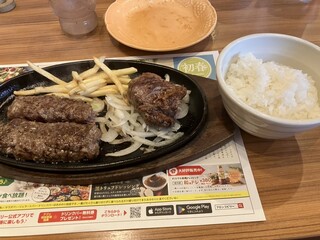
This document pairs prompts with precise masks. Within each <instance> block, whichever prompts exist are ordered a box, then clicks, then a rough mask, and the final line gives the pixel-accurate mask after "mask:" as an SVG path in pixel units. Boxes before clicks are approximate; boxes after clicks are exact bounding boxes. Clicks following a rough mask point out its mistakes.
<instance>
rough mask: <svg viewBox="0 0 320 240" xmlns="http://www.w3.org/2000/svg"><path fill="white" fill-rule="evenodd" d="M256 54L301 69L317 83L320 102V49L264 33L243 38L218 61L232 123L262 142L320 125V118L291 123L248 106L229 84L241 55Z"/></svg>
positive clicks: (224, 102) (221, 89)
mask: <svg viewBox="0 0 320 240" xmlns="http://www.w3.org/2000/svg"><path fill="white" fill-rule="evenodd" d="M245 53H252V54H253V55H254V56H255V57H256V58H259V59H263V61H274V62H277V63H279V64H283V65H286V66H289V67H292V68H296V69H300V70H302V71H303V72H304V73H307V74H308V75H310V76H311V77H312V78H313V79H314V80H315V82H316V87H317V89H318V97H319V98H320V94H319V93H320V91H319V89H320V47H319V46H317V45H315V44H313V43H310V42H308V41H306V40H303V39H300V38H297V37H293V36H289V35H283V34H274V33H260V34H252V35H248V36H244V37H241V38H239V39H236V40H234V41H233V42H231V43H230V44H228V45H227V46H226V47H225V48H224V49H223V50H222V51H221V53H220V55H219V57H218V61H217V78H218V86H219V91H220V94H221V96H222V100H223V104H224V107H225V109H226V111H227V112H228V114H229V116H230V117H231V119H232V120H233V121H234V122H235V123H236V124H237V125H238V126H239V127H240V128H241V129H243V130H244V131H246V132H248V133H250V134H252V135H254V136H257V137H261V138H267V139H279V138H285V137H290V136H294V135H295V134H296V133H299V132H302V131H306V130H309V129H312V128H315V127H317V126H319V125H320V118H317V119H306V120H287V119H283V118H278V117H273V116H270V115H267V114H264V113H262V112H260V111H258V110H256V109H254V108H253V107H250V106H248V105H247V104H245V103H244V102H242V101H240V100H239V98H238V97H237V96H236V95H235V93H234V92H233V91H231V89H230V86H228V85H227V84H226V82H225V77H226V74H227V71H228V69H229V66H230V64H231V63H232V62H233V61H234V59H235V57H237V56H238V55H239V54H245Z"/></svg>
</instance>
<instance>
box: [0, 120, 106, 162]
mask: <svg viewBox="0 0 320 240" xmlns="http://www.w3.org/2000/svg"><path fill="white" fill-rule="evenodd" d="M0 136H1V138H0V151H1V152H2V153H5V154H8V155H13V156H14V157H15V158H16V159H17V160H34V161H40V162H73V161H80V160H83V159H88V160H91V159H93V158H95V157H96V156H97V155H98V154H99V139H100V137H101V132H100V130H99V129H98V128H97V127H96V125H95V124H78V123H71V122H68V123H67V122H59V123H42V122H33V121H27V120H24V119H18V118H16V119H13V120H11V121H10V122H9V123H8V124H0Z"/></svg>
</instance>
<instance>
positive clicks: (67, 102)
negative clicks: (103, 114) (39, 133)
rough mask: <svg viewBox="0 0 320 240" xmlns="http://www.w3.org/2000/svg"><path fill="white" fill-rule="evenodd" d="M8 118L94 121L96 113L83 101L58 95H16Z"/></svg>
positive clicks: (48, 120)
mask: <svg viewBox="0 0 320 240" xmlns="http://www.w3.org/2000/svg"><path fill="white" fill-rule="evenodd" d="M7 116H8V119H14V118H24V119H27V120H31V121H39V122H76V123H89V122H90V123H92V122H94V118H95V113H94V111H93V110H92V107H91V106H90V105H89V104H87V103H85V102H83V101H78V100H73V99H68V98H60V97H56V96H48V95H42V96H16V98H15V100H14V101H13V102H12V104H11V105H10V106H9V108H8V112H7Z"/></svg>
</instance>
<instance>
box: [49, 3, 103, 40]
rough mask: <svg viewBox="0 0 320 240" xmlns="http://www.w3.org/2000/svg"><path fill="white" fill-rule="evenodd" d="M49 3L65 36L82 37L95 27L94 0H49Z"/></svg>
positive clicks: (96, 21)
mask: <svg viewBox="0 0 320 240" xmlns="http://www.w3.org/2000/svg"><path fill="white" fill-rule="evenodd" d="M49 2H50V4H51V7H52V9H53V11H54V13H55V15H56V16H57V17H58V18H59V22H60V26H61V29H62V31H63V32H65V33H66V34H69V35H72V36H83V35H87V34H88V33H90V32H92V31H93V30H94V29H95V28H96V27H97V24H98V20H97V14H96V12H95V8H96V0H49Z"/></svg>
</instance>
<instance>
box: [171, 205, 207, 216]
mask: <svg viewBox="0 0 320 240" xmlns="http://www.w3.org/2000/svg"><path fill="white" fill-rule="evenodd" d="M176 208H177V215H183V214H203V213H212V207H211V204H210V203H198V204H179V205H177V206H176Z"/></svg>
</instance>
